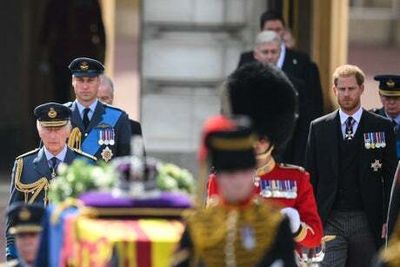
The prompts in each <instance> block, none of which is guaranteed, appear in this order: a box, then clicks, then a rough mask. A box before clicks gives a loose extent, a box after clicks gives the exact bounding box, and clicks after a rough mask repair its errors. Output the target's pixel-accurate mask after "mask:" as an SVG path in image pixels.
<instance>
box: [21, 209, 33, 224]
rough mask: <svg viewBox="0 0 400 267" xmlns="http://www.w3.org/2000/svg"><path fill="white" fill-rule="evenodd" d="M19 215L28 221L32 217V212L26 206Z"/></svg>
mask: <svg viewBox="0 0 400 267" xmlns="http://www.w3.org/2000/svg"><path fill="white" fill-rule="evenodd" d="M18 217H19V219H20V220H21V221H28V220H29V219H30V218H31V212H30V211H29V210H27V209H26V208H24V209H22V210H21V211H20V212H19V214H18Z"/></svg>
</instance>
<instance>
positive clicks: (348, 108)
mask: <svg viewBox="0 0 400 267" xmlns="http://www.w3.org/2000/svg"><path fill="white" fill-rule="evenodd" d="M338 102H339V106H340V108H341V109H342V110H343V111H345V112H347V113H349V112H352V111H354V110H355V109H357V108H358V107H359V106H360V99H359V98H357V99H339V101H338Z"/></svg>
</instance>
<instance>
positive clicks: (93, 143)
mask: <svg viewBox="0 0 400 267" xmlns="http://www.w3.org/2000/svg"><path fill="white" fill-rule="evenodd" d="M69 69H70V70H71V73H72V75H74V76H78V77H86V76H87V77H95V76H98V75H100V74H102V73H103V71H104V67H103V65H102V64H101V63H100V62H98V61H97V60H94V59H90V58H77V59H75V60H73V61H72V62H71V64H70V65H69ZM66 106H67V107H68V108H70V109H71V111H72V117H71V123H72V127H73V128H74V129H73V131H72V133H71V136H70V140H69V143H68V144H69V145H70V146H71V147H75V148H77V149H79V150H82V151H84V152H85V153H88V154H90V155H93V156H95V157H96V158H98V159H102V160H104V161H105V162H108V161H109V160H111V159H112V158H114V157H119V156H126V155H129V154H130V138H131V128H130V124H129V119H128V115H127V114H126V112H125V111H123V110H121V109H119V108H116V107H114V106H110V105H107V104H104V103H101V102H100V101H98V100H97V99H96V100H95V101H94V102H93V103H92V104H91V105H90V106H89V107H84V106H83V105H81V104H80V103H79V101H78V100H75V101H74V102H69V103H67V104H66ZM85 113H86V115H85ZM85 116H88V121H89V122H88V125H87V127H85Z"/></svg>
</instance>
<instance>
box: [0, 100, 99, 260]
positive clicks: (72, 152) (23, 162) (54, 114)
mask: <svg viewBox="0 0 400 267" xmlns="http://www.w3.org/2000/svg"><path fill="white" fill-rule="evenodd" d="M34 113H35V117H36V119H37V120H38V121H39V123H40V124H41V125H42V127H61V126H65V125H66V124H67V123H68V120H69V117H70V114H71V112H70V110H69V109H68V108H67V107H65V106H64V105H62V104H58V103H46V104H43V105H40V106H38V107H37V108H36V109H35V111H34ZM53 158H55V159H53ZM77 158H83V159H85V160H88V161H89V162H92V163H94V162H95V161H96V158H95V157H93V156H90V155H87V154H85V153H83V152H81V151H78V150H76V149H70V148H68V147H67V145H65V147H64V149H63V150H62V151H61V152H60V153H59V154H58V155H52V154H51V153H50V152H49V151H48V150H47V149H46V148H45V147H44V146H43V147H41V148H37V149H35V150H32V151H30V152H27V153H25V154H23V155H20V156H18V157H17V158H16V159H15V162H14V167H13V171H12V175H11V188H10V190H11V196H10V200H9V205H11V204H13V203H15V202H20V201H22V202H25V203H29V204H32V203H38V204H40V205H43V206H45V205H47V192H48V188H49V183H50V181H51V179H53V178H55V170H56V168H57V166H58V164H59V163H61V162H64V163H66V164H71V163H72V162H73V161H74V160H75V159H77ZM9 227H10V222H9V221H7V229H8V228H9ZM6 235H7V252H6V254H7V258H8V259H9V258H15V257H16V253H15V247H14V238H13V237H11V236H10V235H9V234H8V233H7V234H6Z"/></svg>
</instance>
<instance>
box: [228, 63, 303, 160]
mask: <svg viewBox="0 0 400 267" xmlns="http://www.w3.org/2000/svg"><path fill="white" fill-rule="evenodd" d="M225 90H227V94H228V100H229V102H230V112H231V113H232V114H233V115H246V116H248V117H250V118H251V120H252V122H253V125H254V129H255V131H256V132H257V134H258V135H259V136H260V137H264V136H266V137H268V139H269V141H270V142H271V143H272V144H273V145H274V147H275V149H274V152H273V153H274V154H277V153H279V152H280V151H281V150H282V149H283V148H284V147H285V146H286V143H287V142H288V140H289V138H290V137H291V135H292V132H293V129H294V126H295V122H296V120H297V118H298V93H297V91H296V89H295V88H294V87H293V85H292V83H291V82H290V81H289V79H288V78H287V77H286V75H285V74H284V73H283V72H282V71H281V70H279V69H278V68H276V67H275V66H272V65H263V64H261V63H252V64H246V65H244V66H242V67H240V68H239V69H237V70H236V71H235V72H233V73H232V74H231V75H230V76H229V77H228V81H227V83H226V88H225Z"/></svg>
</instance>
